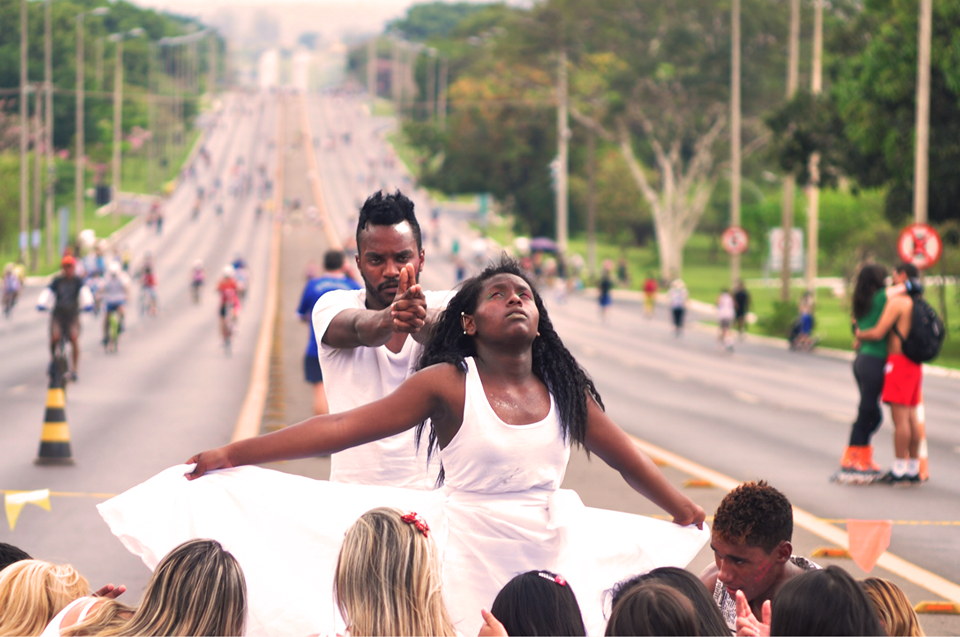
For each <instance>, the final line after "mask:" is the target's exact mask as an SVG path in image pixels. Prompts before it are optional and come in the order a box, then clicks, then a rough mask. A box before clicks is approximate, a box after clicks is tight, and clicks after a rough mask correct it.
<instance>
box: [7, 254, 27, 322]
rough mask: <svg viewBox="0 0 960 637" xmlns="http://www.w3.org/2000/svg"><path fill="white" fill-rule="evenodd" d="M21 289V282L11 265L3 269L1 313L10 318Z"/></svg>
mask: <svg viewBox="0 0 960 637" xmlns="http://www.w3.org/2000/svg"><path fill="white" fill-rule="evenodd" d="M22 287H23V281H21V280H20V276H19V274H18V273H17V270H16V268H14V267H13V264H12V263H8V264H7V265H5V266H4V267H3V313H4V315H5V316H10V312H11V311H12V310H13V306H14V305H16V304H17V297H18V296H20V289H21V288H22Z"/></svg>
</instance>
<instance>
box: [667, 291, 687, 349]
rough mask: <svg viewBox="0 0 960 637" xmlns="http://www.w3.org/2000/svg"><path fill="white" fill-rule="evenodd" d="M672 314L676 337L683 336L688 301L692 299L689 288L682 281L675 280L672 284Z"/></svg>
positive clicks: (670, 296) (670, 294)
mask: <svg viewBox="0 0 960 637" xmlns="http://www.w3.org/2000/svg"><path fill="white" fill-rule="evenodd" d="M668 296H669V298H670V312H671V314H672V315H673V329H674V336H677V337H679V336H682V335H683V320H684V314H686V311H687V299H688V298H689V297H690V295H689V293H688V292H687V286H686V285H685V284H684V283H683V280H682V279H674V281H673V283H671V284H670V292H669V293H668Z"/></svg>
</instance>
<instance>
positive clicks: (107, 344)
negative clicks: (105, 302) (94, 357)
mask: <svg viewBox="0 0 960 637" xmlns="http://www.w3.org/2000/svg"><path fill="white" fill-rule="evenodd" d="M119 341H120V312H119V310H118V309H117V308H109V309H108V310H107V329H106V333H105V334H104V335H103V349H104V351H105V352H107V353H108V354H110V353H113V354H116V353H117V344H118V343H119Z"/></svg>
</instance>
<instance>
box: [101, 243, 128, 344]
mask: <svg viewBox="0 0 960 637" xmlns="http://www.w3.org/2000/svg"><path fill="white" fill-rule="evenodd" d="M129 284H130V281H129V279H127V277H126V276H125V275H124V273H123V269H122V268H121V267H120V264H119V263H117V262H116V261H113V262H111V263H110V265H109V266H108V267H107V276H106V277H104V281H103V286H102V288H101V294H102V300H103V304H104V306H105V308H106V311H105V312H104V317H103V344H104V345H107V344H109V342H110V314H111V313H112V312H116V313H117V318H118V319H119V331H120V332H122V331H123V318H124V315H123V306H124V305H126V303H127V288H128V287H129Z"/></svg>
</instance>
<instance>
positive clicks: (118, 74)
mask: <svg viewBox="0 0 960 637" xmlns="http://www.w3.org/2000/svg"><path fill="white" fill-rule="evenodd" d="M141 35H143V29H141V28H139V27H137V28H136V29H132V30H130V31H127V32H125V33H114V34H113V35H111V36H110V39H111V40H113V41H114V42H116V43H117V67H116V71H115V74H114V80H113V184H112V188H111V190H112V192H111V195H112V196H111V198H110V201H111V203H112V204H113V217H114V219H115V220H116V219H119V217H120V202H119V201H118V197H119V195H120V142H121V141H122V140H121V137H122V135H123V131H122V130H121V117H122V115H123V41H124V40H125V39H126V38H127V37H131V38H135V37H139V36H141Z"/></svg>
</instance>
